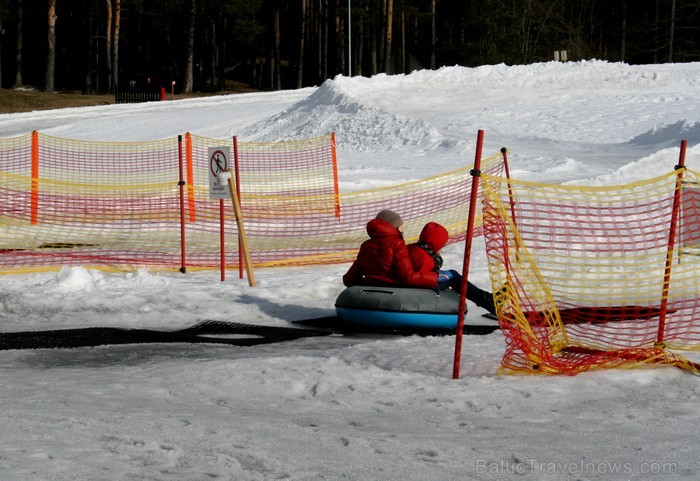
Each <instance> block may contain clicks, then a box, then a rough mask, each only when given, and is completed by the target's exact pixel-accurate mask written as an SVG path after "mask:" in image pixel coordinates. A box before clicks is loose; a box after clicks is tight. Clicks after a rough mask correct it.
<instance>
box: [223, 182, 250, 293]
mask: <svg viewBox="0 0 700 481" xmlns="http://www.w3.org/2000/svg"><path fill="white" fill-rule="evenodd" d="M229 173H231V169H229ZM228 191H229V193H230V194H231V203H232V204H233V214H234V215H235V217H236V226H238V239H239V244H240V245H239V246H238V248H239V249H240V252H242V253H243V260H244V263H245V271H246V274H248V285H249V286H251V287H253V286H254V285H255V273H254V272H253V261H252V260H251V259H250V251H249V250H248V238H247V237H246V235H245V229H244V227H243V214H242V212H241V203H240V201H239V200H238V193H237V192H236V187H235V186H234V185H233V175H231V176H229V178H228Z"/></svg>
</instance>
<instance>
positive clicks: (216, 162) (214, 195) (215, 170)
mask: <svg viewBox="0 0 700 481" xmlns="http://www.w3.org/2000/svg"><path fill="white" fill-rule="evenodd" d="M230 154H231V151H230V149H229V147H209V198H210V199H228V198H229V197H230V193H229V191H228V179H229V178H230V175H231V174H230V173H229V169H230V166H229V158H230Z"/></svg>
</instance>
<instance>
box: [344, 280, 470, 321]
mask: <svg viewBox="0 0 700 481" xmlns="http://www.w3.org/2000/svg"><path fill="white" fill-rule="evenodd" d="M335 310H336V312H337V314H338V317H339V318H340V319H341V320H343V321H345V322H350V323H353V324H360V325H363V326H369V327H373V328H381V329H455V328H456V327H457V313H458V312H459V293H457V292H454V291H450V290H446V291H436V290H432V289H414V288H407V287H372V286H353V287H348V288H347V289H345V290H344V291H343V292H341V293H340V295H339V296H338V298H337V299H336V301H335Z"/></svg>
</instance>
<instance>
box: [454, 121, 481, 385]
mask: <svg viewBox="0 0 700 481" xmlns="http://www.w3.org/2000/svg"><path fill="white" fill-rule="evenodd" d="M483 145H484V131H483V130H479V133H478V135H477V141H476V153H475V155H474V168H473V169H472V171H471V175H472V190H471V197H470V201H469V217H468V219H467V237H466V239H465V241H464V245H465V247H464V265H463V266H462V285H461V286H460V290H459V308H458V311H457V332H456V333H455V355H454V364H453V367H452V379H459V365H460V361H461V358H462V330H463V329H464V311H465V310H466V308H467V282H468V279H469V261H470V258H471V252H472V237H473V236H474V218H475V217H476V203H477V195H478V190H479V175H480V174H481V172H480V171H479V169H481V150H482V147H483Z"/></svg>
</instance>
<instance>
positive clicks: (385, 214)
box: [376, 209, 403, 229]
mask: <svg viewBox="0 0 700 481" xmlns="http://www.w3.org/2000/svg"><path fill="white" fill-rule="evenodd" d="M376 219H381V220H384V221H386V222H388V223H389V224H391V225H393V226H394V227H396V228H397V229H398V228H399V226H401V225H403V219H401V216H400V215H399V214H397V213H396V212H394V211H393V210H389V209H384V210H382V211H380V212H379V214H377V217H376Z"/></svg>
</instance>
